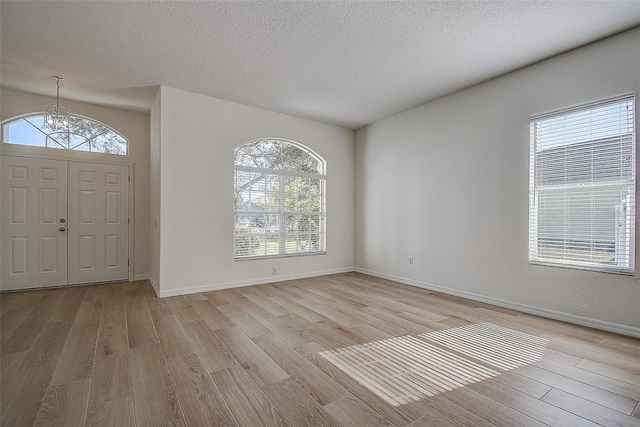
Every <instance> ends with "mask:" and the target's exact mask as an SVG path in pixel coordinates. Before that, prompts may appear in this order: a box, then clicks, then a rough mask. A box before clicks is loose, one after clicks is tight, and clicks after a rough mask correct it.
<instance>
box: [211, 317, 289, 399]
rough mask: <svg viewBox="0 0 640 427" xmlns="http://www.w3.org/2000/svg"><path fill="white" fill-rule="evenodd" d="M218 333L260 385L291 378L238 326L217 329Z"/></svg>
mask: <svg viewBox="0 0 640 427" xmlns="http://www.w3.org/2000/svg"><path fill="white" fill-rule="evenodd" d="M216 335H218V337H219V338H220V340H221V341H222V342H223V343H224V345H225V346H226V347H227V348H228V349H229V350H230V351H231V353H233V355H234V356H235V358H236V359H237V360H238V362H240V364H241V365H242V367H243V368H244V369H245V370H246V371H247V373H248V374H249V375H250V376H251V378H253V380H254V381H255V382H256V383H257V384H258V385H259V386H264V385H267V384H274V383H278V382H280V381H283V380H285V379H287V378H289V375H288V374H287V373H286V372H285V371H284V370H282V368H281V367H280V366H278V364H277V363H276V362H274V361H273V360H272V359H271V358H270V357H269V356H267V354H266V353H265V352H264V351H262V349H260V347H258V346H257V345H256V344H255V343H254V342H253V341H251V339H250V338H249V337H248V336H246V335H245V334H244V333H243V332H242V331H241V330H240V329H238V327H236V326H232V327H230V328H225V329H220V330H219V331H216Z"/></svg>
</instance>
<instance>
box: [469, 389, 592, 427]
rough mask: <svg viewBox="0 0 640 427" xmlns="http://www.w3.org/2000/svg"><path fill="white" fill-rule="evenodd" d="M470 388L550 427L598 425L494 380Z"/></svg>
mask: <svg viewBox="0 0 640 427" xmlns="http://www.w3.org/2000/svg"><path fill="white" fill-rule="evenodd" d="M468 387H470V388H472V389H473V390H475V391H477V392H478V393H481V394H484V395H485V396H487V397H490V398H491V399H494V400H497V401H498V402H501V403H503V404H504V405H506V406H509V407H510V408H513V409H515V410H516V411H518V412H521V413H523V414H525V415H528V416H529V417H531V418H534V419H536V420H538V421H540V422H542V423H544V424H547V425H549V426H558V427H565V426H590V427H595V426H597V425H598V424H596V423H594V422H592V421H589V420H587V419H585V418H582V417H579V416H577V415H574V414H572V413H570V412H566V411H564V410H562V409H560V408H557V407H555V406H553V405H551V404H548V403H546V402H543V401H541V400H538V399H535V398H533V397H531V396H528V395H526V394H524V393H521V392H519V391H517V390H515V389H512V388H510V387H507V386H504V385H502V384H499V383H497V382H495V381H493V380H486V381H481V382H479V383H475V384H472V385H470V386H468Z"/></svg>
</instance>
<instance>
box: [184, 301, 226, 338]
mask: <svg viewBox="0 0 640 427" xmlns="http://www.w3.org/2000/svg"><path fill="white" fill-rule="evenodd" d="M193 306H194V308H195V309H196V312H197V313H198V315H199V316H200V317H202V320H204V322H205V323H206V324H207V326H209V328H211V330H213V331H217V330H218V329H224V328H228V327H229V326H233V322H232V321H231V320H229V318H228V317H227V316H225V315H224V314H223V313H222V312H221V311H220V310H218V309H217V308H216V307H215V306H214V305H213V304H211V302H210V301H209V300H208V299H206V298H205V300H204V301H198V302H194V303H193Z"/></svg>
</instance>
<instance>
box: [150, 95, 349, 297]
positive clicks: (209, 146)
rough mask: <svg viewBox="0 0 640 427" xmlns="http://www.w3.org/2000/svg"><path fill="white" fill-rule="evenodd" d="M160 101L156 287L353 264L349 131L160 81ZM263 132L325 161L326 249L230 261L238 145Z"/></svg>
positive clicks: (168, 290) (189, 288) (196, 287)
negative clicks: (274, 270) (302, 147)
mask: <svg viewBox="0 0 640 427" xmlns="http://www.w3.org/2000/svg"><path fill="white" fill-rule="evenodd" d="M156 101H158V100H156ZM157 104H158V102H156V107H154V111H152V117H155V115H156V114H158V113H157V112H156V111H155V110H156V109H157ZM159 108H160V113H159V114H160V116H159V117H160V131H159V133H160V138H159V139H160V144H159V145H158V144H156V143H155V142H154V143H153V144H152V154H151V157H152V158H153V159H156V158H159V159H160V169H159V170H160V174H159V176H160V188H159V192H160V197H159V204H160V211H159V217H158V218H152V220H153V221H155V220H156V219H158V220H159V223H160V230H159V232H160V234H159V238H160V242H159V252H160V262H159V265H160V272H159V283H156V285H157V286H158V287H159V289H160V295H162V296H167V295H176V294H181V293H190V292H200V291H203V290H209V289H217V288H222V287H231V286H241V285H248V284H256V283H265V282H271V281H277V280H285V279H291V278H296V277H307V276H315V275H321V274H328V273H336V272H342V271H353V242H354V241H353V215H354V214H353V211H354V205H353V199H354V195H353V189H354V182H353V179H354V176H353V168H354V143H353V138H354V133H353V131H351V130H347V129H343V128H340V127H337V126H331V125H326V124H322V123H318V122H313V121H310V120H304V119H300V118H297V117H292V116H288V115H285V114H279V113H274V112H271V111H267V110H262V109H259V108H254V107H249V106H246V105H241V104H236V103H233V102H228V101H223V100H220V99H216V98H211V97H207V96H203V95H198V94H195V93H189V92H185V91H181V90H177V89H173V88H168V87H164V86H163V87H161V89H160V101H159ZM264 137H275V138H284V139H289V140H294V141H297V142H300V143H302V144H304V145H306V146H308V147H309V148H311V149H313V150H314V151H315V152H316V153H318V154H319V155H320V156H322V157H323V158H324V159H325V160H326V161H327V196H326V197H327V199H326V203H327V220H326V221H327V253H326V255H313V256H301V257H290V258H279V259H270V260H251V261H234V259H233V224H234V215H233V209H234V208H233V201H234V191H233V159H234V157H233V156H234V148H235V147H237V146H239V145H241V144H242V143H244V142H247V141H250V140H253V139H258V138H264ZM160 150H161V154H162V155H161V156H159V157H158V154H159V151H160ZM154 167H155V166H154ZM154 188H155V187H154ZM156 197H157V196H156V195H152V200H156V199H155V198H156ZM154 203H155V202H154ZM155 250H156V249H155V248H152V252H153V251H155ZM272 267H276V268H277V271H278V274H277V275H275V276H274V275H272V271H271V268H272ZM154 280H155V278H154Z"/></svg>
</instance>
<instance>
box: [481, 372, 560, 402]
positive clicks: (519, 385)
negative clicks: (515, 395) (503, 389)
mask: <svg viewBox="0 0 640 427" xmlns="http://www.w3.org/2000/svg"><path fill="white" fill-rule="evenodd" d="M493 381H495V382H498V383H500V384H502V385H506V386H507V387H511V388H513V389H515V390H518V391H520V392H522V393H524V394H528V395H529V396H531V397H534V398H536V399H541V398H542V396H544V395H545V394H547V393H548V392H549V390H551V388H552V387H551V386H550V385H547V384H543V383H541V382H538V381H535V380H532V379H531V378H529V377H525V376H523V375H520V374H519V373H518V371H517V370H515V371H511V372H504V373H503V374H502V375H498V376H497V377H494V378H493Z"/></svg>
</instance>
